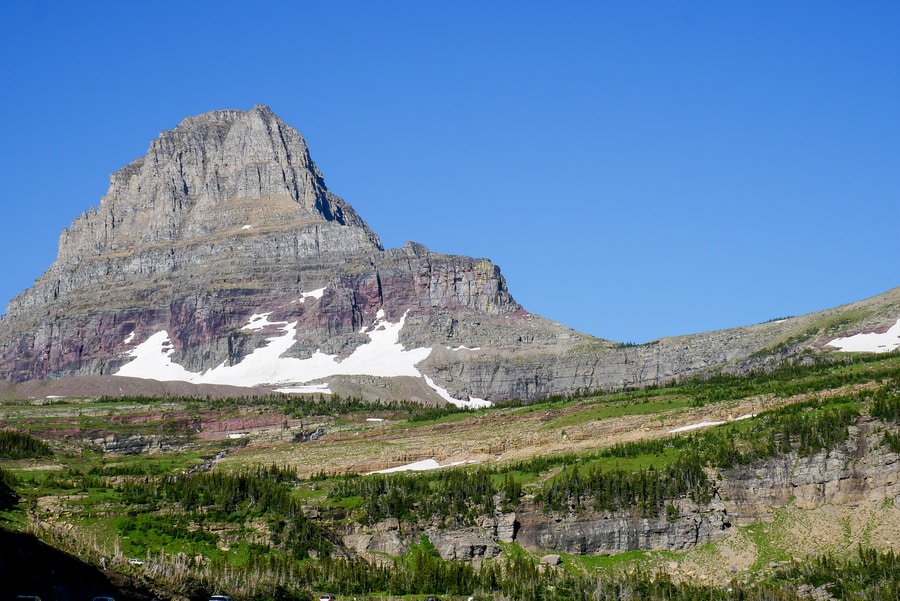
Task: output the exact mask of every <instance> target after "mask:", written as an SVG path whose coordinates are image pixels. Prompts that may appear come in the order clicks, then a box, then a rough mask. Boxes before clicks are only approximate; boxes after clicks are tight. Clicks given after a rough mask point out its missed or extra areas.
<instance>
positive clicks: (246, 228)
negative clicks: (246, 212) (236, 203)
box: [241, 223, 253, 230]
mask: <svg viewBox="0 0 900 601" xmlns="http://www.w3.org/2000/svg"><path fill="white" fill-rule="evenodd" d="M251 227H253V226H252V225H250V224H249V223H248V224H247V225H245V226H244V227H242V228H241V229H242V230H249V229H250V228H251Z"/></svg>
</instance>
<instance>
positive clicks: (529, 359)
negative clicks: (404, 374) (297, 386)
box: [0, 106, 900, 401]
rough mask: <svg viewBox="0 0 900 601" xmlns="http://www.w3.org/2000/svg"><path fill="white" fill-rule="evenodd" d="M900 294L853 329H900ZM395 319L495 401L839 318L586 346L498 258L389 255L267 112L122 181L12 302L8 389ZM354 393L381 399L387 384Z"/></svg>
mask: <svg viewBox="0 0 900 601" xmlns="http://www.w3.org/2000/svg"><path fill="white" fill-rule="evenodd" d="M535 277H538V278H539V277H541V274H535ZM312 291H318V292H319V293H320V294H316V295H314V296H310V295H309V294H308V293H310V292H312ZM561 293H564V294H577V293H578V283H577V282H573V283H572V287H571V289H570V290H568V291H563V292H561ZM898 297H900V293H898V292H897V291H893V292H892V293H890V294H889V295H885V297H884V298H883V299H881V300H880V301H879V303H880V305H879V307H888V308H890V309H891V312H886V313H885V312H878V311H870V312H868V313H866V314H865V315H863V318H864V320H863V321H861V322H860V319H859V318H856V319H855V321H853V322H852V323H854V324H857V325H859V323H862V324H863V325H865V326H868V327H871V328H877V327H880V326H883V325H885V324H887V323H888V322H889V321H890V322H893V320H896V315H897V314H898V313H900V300H898ZM379 311H384V316H385V318H386V319H387V320H388V321H390V322H391V323H398V322H399V321H400V319H401V318H402V319H404V323H405V325H404V327H403V330H402V332H401V333H400V339H399V342H400V343H401V344H402V345H403V346H404V348H407V349H410V348H427V349H431V351H430V354H429V355H428V358H427V359H425V360H424V361H423V362H421V363H420V364H419V365H418V367H417V368H418V369H419V370H420V371H421V372H422V373H423V374H426V375H428V376H430V377H431V378H432V379H433V382H435V383H436V385H437V386H438V387H440V388H443V389H446V391H447V392H448V393H449V394H451V395H453V396H454V397H456V398H461V399H465V398H467V397H469V396H472V397H479V398H484V399H488V400H494V401H497V400H503V399H509V398H521V399H531V398H535V397H539V396H544V395H548V394H568V393H573V392H576V391H579V390H582V391H583V390H595V389H605V388H615V387H622V386H641V385H646V384H661V383H664V382H667V381H670V380H673V379H677V378H680V377H684V376H687V375H690V374H695V373H698V372H702V371H704V370H709V369H719V368H722V367H723V366H731V368H732V369H738V370H740V369H745V368H746V367H747V366H751V365H758V364H760V363H762V362H765V361H768V360H771V359H780V358H783V357H784V356H787V355H789V354H790V353H792V352H796V351H797V350H798V349H801V348H803V347H804V345H805V344H806V343H808V342H810V341H815V340H816V336H817V335H822V333H823V332H822V331H820V330H818V329H817V328H816V327H815V326H816V324H817V323H818V321H817V320H821V319H822V317H823V315H825V314H824V313H823V314H821V315H817V316H807V317H804V318H796V319H793V320H787V321H784V322H778V323H769V324H761V325H759V326H752V327H749V328H738V329H734V330H726V331H722V332H712V333H708V334H701V335H695V336H686V337H678V338H669V339H664V340H660V341H656V342H654V343H652V344H649V345H641V346H627V345H616V344H613V343H611V342H609V341H605V340H600V339H597V338H594V337H591V336H587V335H584V334H581V333H579V332H576V331H574V330H572V329H570V328H566V327H564V326H562V325H560V324H558V323H555V322H552V321H550V320H548V319H545V318H542V317H539V316H536V315H533V314H530V313H528V312H527V311H525V310H524V309H523V308H522V307H521V306H519V305H518V304H517V303H516V302H515V300H514V299H513V298H512V296H511V294H510V293H509V291H508V289H507V286H506V282H505V280H504V278H503V276H502V275H501V273H500V270H499V268H498V267H497V266H495V265H493V264H492V263H491V262H490V261H489V260H487V259H475V258H471V257H464V256H452V255H444V254H439V253H435V252H431V251H429V250H428V249H427V248H426V247H424V246H422V245H420V244H415V243H411V242H410V243H407V244H405V245H404V246H403V248H399V249H388V250H385V249H383V247H382V245H381V242H380V241H379V239H378V236H377V235H376V234H375V233H374V232H373V231H372V230H371V229H370V228H369V227H368V226H367V225H366V223H365V222H364V221H363V220H362V219H361V218H360V217H359V215H357V213H356V212H355V211H354V210H353V208H352V207H351V206H350V205H349V204H347V203H346V202H344V201H343V200H342V199H341V198H339V197H337V196H335V195H334V194H332V193H331V192H330V191H329V190H328V189H327V187H326V186H325V183H324V179H323V177H322V174H321V173H320V172H319V170H318V169H317V168H316V166H315V164H314V163H313V161H312V159H311V158H310V155H309V151H308V149H307V146H306V143H305V141H304V140H303V138H302V136H301V135H300V134H299V133H298V132H297V131H296V130H294V129H293V128H291V127H289V126H287V125H285V124H284V123H283V122H282V121H281V120H280V119H279V118H278V117H277V116H275V115H274V114H273V113H272V112H271V111H270V110H269V109H268V108H267V107H263V106H257V107H254V108H253V109H251V110H250V111H232V110H226V111H213V112H209V113H205V114H203V115H199V116H196V117H190V118H187V119H185V120H184V121H183V122H182V123H181V124H179V125H178V126H177V127H176V128H175V129H173V130H171V131H164V132H162V133H161V134H160V136H159V138H157V139H156V140H154V141H153V142H152V143H151V144H150V148H149V149H148V151H147V154H146V155H145V156H144V157H141V158H139V159H137V160H136V161H134V162H132V163H131V164H129V165H127V166H125V167H124V168H122V169H121V170H119V171H118V172H116V173H114V174H113V175H112V177H111V178H110V187H109V191H108V193H107V195H106V196H105V197H103V198H102V199H101V202H100V205H99V207H98V208H96V209H93V208H92V209H91V210H90V211H88V212H87V213H84V214H83V215H81V216H80V217H78V218H77V219H75V220H74V221H73V222H72V224H71V226H70V227H69V228H67V229H66V230H64V231H63V232H62V235H61V236H60V241H59V253H58V256H57V259H56V261H55V262H54V263H53V264H52V265H51V266H50V268H49V269H48V270H47V271H46V273H44V274H43V275H42V276H41V277H40V278H39V279H38V280H37V281H36V282H35V284H34V286H33V287H32V288H31V289H29V290H27V291H25V292H23V293H22V294H20V295H19V296H17V297H16V298H14V299H13V300H12V302H10V304H9V307H8V309H7V312H6V315H5V316H4V317H3V319H2V321H0V379H3V380H8V381H12V382H23V381H26V380H30V379H37V378H63V377H69V376H87V375H90V376H97V375H112V374H115V373H116V372H117V370H119V368H120V367H121V366H122V365H123V364H125V363H126V362H128V361H129V360H130V359H131V357H130V356H129V355H128V352H129V351H131V350H132V349H133V348H134V346H135V345H136V344H139V343H141V342H143V341H145V340H147V339H148V338H149V337H151V336H152V335H154V334H156V333H157V332H160V331H161V330H165V331H166V332H167V333H168V335H169V339H170V340H171V344H172V347H173V353H172V354H171V357H170V358H171V360H172V361H174V362H176V363H177V364H179V365H180V366H183V367H184V368H185V369H187V370H190V371H191V372H194V373H200V372H204V371H206V370H210V369H212V368H215V367H216V366H221V365H229V366H230V365H236V364H239V363H240V362H241V361H242V360H243V359H244V358H246V357H247V356H248V355H249V354H250V353H252V352H253V351H254V350H255V349H258V348H260V347H263V346H265V345H266V344H267V340H268V339H269V338H270V337H271V336H272V335H273V333H274V332H273V331H272V329H271V328H269V329H261V330H248V329H246V328H245V325H246V324H247V323H248V320H249V319H250V318H251V316H253V315H258V314H261V313H268V314H269V319H270V321H271V322H273V323H274V322H282V323H293V322H296V324H297V325H296V332H297V334H296V343H295V344H294V345H293V346H291V348H290V349H289V350H288V351H287V352H286V355H285V356H288V357H294V358H300V359H305V358H309V357H311V356H313V354H314V353H316V352H317V351H320V352H322V353H325V354H327V355H332V356H336V357H338V358H341V357H346V356H348V355H349V354H351V353H352V352H353V350H354V349H356V348H357V347H359V345H361V344H364V343H366V342H367V340H368V338H367V336H366V334H365V333H364V331H363V330H364V329H365V328H367V327H371V326H372V325H373V324H374V323H375V321H376V316H377V315H379ZM865 320H868V321H865ZM858 322H859V323H858ZM811 326H813V327H812V328H811ZM798 334H799V335H798ZM766 348H777V349H778V350H777V351H772V352H768V351H767V352H762V353H761V352H760V351H761V350H763V349H766ZM751 357H752V359H751V360H749V361H748V359H750V358H751ZM360 375H362V376H365V375H366V374H360ZM371 375H377V374H371ZM342 386H343V388H342V390H344V391H345V392H350V393H359V394H364V395H365V396H372V395H373V392H372V386H371V383H370V382H366V383H361V384H360V385H359V387H357V388H354V385H353V384H352V383H348V381H347V380H346V378H345V380H344V382H343V384H342ZM407 386H408V384H407ZM407 389H408V388H398V389H397V390H392V389H391V387H389V386H388V387H385V388H384V389H383V390H382V392H380V393H377V395H378V396H383V397H387V398H396V396H397V395H398V394H402V393H401V392H400V391H402V390H407ZM432 389H433V387H432ZM431 400H432V401H434V400H438V401H439V400H440V399H439V398H438V397H435V398H434V399H431Z"/></svg>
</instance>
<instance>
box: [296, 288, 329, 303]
mask: <svg viewBox="0 0 900 601" xmlns="http://www.w3.org/2000/svg"><path fill="white" fill-rule="evenodd" d="M327 287H328V286H325V287H322V288H316V289H315V290H310V291H309V292H301V293H300V302H301V303H305V302H306V299H308V298H314V299H316V300H319V299H320V298H322V295H323V294H325V288H327Z"/></svg>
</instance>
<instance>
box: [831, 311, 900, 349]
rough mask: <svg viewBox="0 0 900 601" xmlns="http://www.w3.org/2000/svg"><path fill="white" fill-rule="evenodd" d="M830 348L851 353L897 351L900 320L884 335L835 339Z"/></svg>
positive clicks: (874, 334)
mask: <svg viewBox="0 0 900 601" xmlns="http://www.w3.org/2000/svg"><path fill="white" fill-rule="evenodd" d="M828 346H833V347H835V348H837V349H838V350H841V351H846V352H851V353H887V352H890V351H893V350H896V349H897V348H900V319H898V320H897V323H895V324H894V325H893V326H891V328H890V329H889V330H888V331H887V332H884V333H883V334H879V333H877V332H871V333H868V334H856V335H854V336H847V337H846V338H835V339H834V340H832V341H831V342H829V343H828Z"/></svg>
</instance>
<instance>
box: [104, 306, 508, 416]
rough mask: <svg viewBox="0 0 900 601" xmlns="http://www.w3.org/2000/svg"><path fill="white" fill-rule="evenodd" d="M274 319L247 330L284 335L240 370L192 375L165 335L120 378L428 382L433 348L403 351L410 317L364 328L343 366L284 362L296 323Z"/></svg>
mask: <svg viewBox="0 0 900 601" xmlns="http://www.w3.org/2000/svg"><path fill="white" fill-rule="evenodd" d="M316 294H318V295H319V296H321V290H316V291H313V292H312V293H307V294H304V300H305V298H306V297H308V296H311V297H313V298H317V296H316ZM270 314H271V313H260V314H256V315H253V316H251V317H250V320H249V321H248V323H247V325H246V326H244V327H245V329H248V330H260V329H263V328H265V327H267V326H279V328H280V329H281V331H282V332H284V333H283V334H281V335H278V336H272V337H271V338H268V339H267V341H268V344H266V345H265V346H264V347H261V348H257V349H255V350H254V351H253V352H252V353H250V354H249V355H247V356H246V357H244V359H243V361H241V362H240V363H238V364H236V365H226V364H225V362H222V363H221V364H220V365H218V366H216V367H214V368H212V369H209V370H206V371H205V372H191V371H188V370H187V369H185V368H184V367H182V366H181V365H179V364H177V363H175V362H173V361H172V359H171V355H172V353H173V352H174V350H175V349H174V347H173V346H172V342H171V340H170V339H169V334H168V332H166V331H165V330H162V331H160V332H157V333H155V334H153V335H152V336H150V337H149V338H148V339H147V340H145V341H144V342H142V343H141V344H139V345H137V346H136V347H135V348H134V349H132V350H131V351H129V352H128V354H129V355H130V356H132V357H134V359H132V360H131V361H130V362H128V363H126V364H125V365H123V366H122V367H121V368H120V369H119V371H117V372H116V374H115V375H117V376H131V377H135V378H147V379H153V380H163V381H170V380H178V381H184V382H192V383H194V384H230V385H232V386H262V385H269V384H296V383H309V382H317V381H318V382H320V381H321V380H323V379H326V378H328V377H330V376H336V375H369V376H379V377H397V376H411V377H416V378H421V377H425V376H423V374H422V372H420V371H419V370H418V369H417V368H416V365H417V364H418V363H419V362H420V361H423V360H424V359H426V358H427V357H428V355H430V354H431V349H430V348H415V349H412V350H408V351H407V350H404V348H403V345H401V344H400V342H399V339H400V330H402V329H403V324H404V322H405V320H406V315H405V314H404V315H403V317H401V318H400V321H399V322H397V323H391V322H389V321H387V319H386V318H385V315H384V311H383V310H381V311H379V312H378V315H377V318H376V320H375V323H374V324H372V326H371V327H369V328H363V330H362V333H364V334H367V335H368V337H369V342H368V343H367V344H363V345H361V346H359V347H357V348H356V350H354V351H353V353H352V354H351V355H350V356H348V357H347V358H345V359H343V360H338V359H337V356H336V355H326V354H325V353H322V352H319V351H316V352H315V353H313V355H312V357H309V358H308V359H297V358H294V357H283V356H282V355H284V353H285V352H286V351H287V350H288V349H289V348H291V347H292V346H293V345H294V344H295V343H296V330H297V322H292V323H287V322H271V321H269V315H270ZM425 381H426V382H427V383H428V385H429V386H430V387H431V388H432V389H433V390H435V391H436V392H437V393H438V394H439V395H440V396H441V397H442V398H443V399H445V400H446V401H448V402H450V403H453V404H454V405H456V406H458V407H471V408H474V407H486V406H489V405H490V404H491V403H490V402H489V401H485V400H483V399H474V398H472V399H468V400H460V399H454V398H452V397H451V396H450V394H449V392H448V391H447V390H445V389H443V388H441V387H439V386H438V385H437V384H435V383H434V381H433V380H431V378H428V377H425ZM314 386H315V387H314V388H310V387H308V386H299V387H293V386H291V387H283V388H279V389H278V390H281V391H283V392H309V391H317V392H325V393H327V392H330V391H329V390H328V387H327V384H321V383H318V384H315V385H314Z"/></svg>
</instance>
